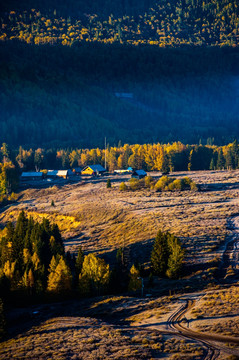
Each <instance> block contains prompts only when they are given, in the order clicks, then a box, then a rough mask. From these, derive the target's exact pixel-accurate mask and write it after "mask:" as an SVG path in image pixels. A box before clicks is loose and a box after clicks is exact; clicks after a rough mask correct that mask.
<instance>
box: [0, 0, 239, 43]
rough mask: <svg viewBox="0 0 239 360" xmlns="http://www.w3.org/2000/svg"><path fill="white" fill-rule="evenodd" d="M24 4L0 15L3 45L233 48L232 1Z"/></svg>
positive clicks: (238, 10) (235, 12)
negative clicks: (7, 42) (9, 42)
mask: <svg viewBox="0 0 239 360" xmlns="http://www.w3.org/2000/svg"><path fill="white" fill-rule="evenodd" d="M25 3H26V4H25V8H24V7H23V6H24V5H23V4H24V2H23V3H21V5H20V7H19V5H17V4H14V3H12V4H11V3H10V4H11V7H10V8H9V5H8V9H9V10H11V11H8V12H6V13H3V15H2V17H1V25H2V31H1V39H2V40H5V39H10V38H17V39H20V40H22V41H26V42H27V43H33V44H37V45H38V44H44V43H50V44H54V43H62V44H63V45H72V44H74V43H75V42H76V43H77V42H82V41H93V42H95V41H100V42H105V43H113V42H121V43H130V44H134V45H138V44H151V45H159V46H163V47H164V46H180V45H185V44H189V45H220V46H222V45H231V46H236V45H237V44H238V36H239V35H238V25H239V7H238V3H237V1H236V0H234V1H228V0H221V1H215V0H205V1H198V0H177V1H172V0H171V1H168V0H161V1H152V0H146V1H145V0H143V1H137V2H136V1H135V0H131V1H130V0H124V1H122V0H121V1H115V2H113V3H112V2H108V1H102V0H101V1H99V2H98V1H93V2H86V3H84V2H83V1H78V2H76V1H70V2H69V4H68V2H67V5H66V4H64V3H63V1H60V2H59V3H58V2H56V1H47V4H46V3H44V1H43V2H39V1H34V5H33V4H31V5H30V4H27V2H25ZM29 5H30V7H29ZM49 8H51V9H49ZM17 9H19V10H17ZM35 9H37V10H35ZM53 9H54V10H53ZM16 10H17V11H16ZM22 10H25V11H22ZM107 14H108V15H107Z"/></svg>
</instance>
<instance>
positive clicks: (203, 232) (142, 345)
mask: <svg viewBox="0 0 239 360" xmlns="http://www.w3.org/2000/svg"><path fill="white" fill-rule="evenodd" d="M151 175H152V176H155V177H157V176H159V174H158V173H157V174H156V173H155V174H151ZM172 176H176V177H184V176H189V177H190V178H192V179H193V180H194V181H195V182H196V183H197V184H198V185H199V186H200V188H201V191H199V192H191V191H184V192H183V191H181V192H179V191H178V192H162V193H160V192H155V191H152V190H147V189H142V190H137V191H125V192H121V191H119V184H120V182H121V181H122V180H124V181H127V180H128V179H129V176H124V177H123V178H121V177H120V178H119V177H117V176H114V177H113V176H112V177H111V180H112V188H109V189H107V188H106V179H107V178H98V179H94V180H91V179H88V180H87V181H82V182H79V183H74V184H71V183H68V184H65V185H64V186H56V185H54V184H52V185H51V186H49V187H48V188H44V189H37V188H35V189H34V188H32V189H27V190H24V191H23V192H22V193H21V194H20V199H19V201H18V202H17V203H15V204H13V205H11V206H8V207H6V208H5V209H3V211H2V212H1V214H0V221H1V225H2V228H3V226H4V224H6V222H7V221H8V220H12V221H15V220H16V217H17V215H18V214H19V212H20V211H21V210H22V209H24V210H25V211H26V212H27V213H28V214H29V215H31V216H33V218H35V219H41V218H42V217H43V216H46V217H47V218H49V219H50V220H54V222H56V223H58V225H59V227H60V229H61V231H62V234H63V238H64V242H65V246H66V250H67V251H70V252H72V253H77V250H78V247H79V246H82V248H83V250H84V252H85V253H89V252H96V253H97V254H99V255H101V256H103V257H104V258H105V259H106V260H107V261H109V262H110V263H111V264H112V263H114V261H115V254H116V250H117V249H118V248H119V247H121V246H125V247H129V249H130V262H131V263H133V262H134V261H135V260H138V261H140V262H141V263H143V264H144V265H145V267H146V268H147V267H148V266H149V259H150V253H151V249H152V243H153V241H154V238H155V235H156V233H157V231H158V230H159V229H161V230H163V231H167V230H168V231H170V232H172V233H174V234H175V235H177V236H179V237H180V239H181V241H182V243H183V246H184V248H185V251H186V257H185V264H184V273H183V277H182V279H179V280H168V279H158V278H156V277H154V286H153V287H150V288H147V286H148V284H147V281H145V286H146V292H145V294H147V292H150V294H151V295H150V296H146V297H144V298H142V297H141V298H137V297H131V296H128V294H127V295H124V296H114V297H101V298H95V299H94V298H92V299H87V300H80V301H72V302H69V303H62V304H60V303H59V304H50V305H39V306H36V305H35V306H32V307H31V308H30V309H29V308H26V309H10V311H9V314H8V316H9V319H10V320H9V340H7V341H4V342H3V343H2V344H1V346H0V359H6V358H9V359H11V358H15V359H86V358H88V359H106V358H107V359H124V358H125V359H151V358H152V359H159V358H165V359H209V358H210V359H217V358H218V359H225V360H226V359H227V360H229V359H236V358H238V357H239V348H238V345H237V344H236V343H234V344H231V343H229V342H228V341H226V340H225V341H224V343H223V344H219V343H217V342H212V341H209V340H207V341H205V340H201V339H198V338H196V337H195V338H193V335H190V339H189V337H187V336H186V335H183V334H180V333H179V332H178V331H177V328H176V327H175V328H173V327H172V326H171V325H172V322H171V323H170V320H169V319H170V318H171V317H172V316H173V315H174V314H177V312H178V311H179V310H180V308H181V307H182V305H183V304H185V301H186V300H187V301H188V299H189V300H190V301H191V302H192V304H193V305H192V307H191V308H188V309H186V310H187V311H186V312H185V315H184V316H185V319H187V322H185V321H184V320H183V319H181V320H183V321H182V324H184V326H185V327H187V328H188V329H191V330H192V331H195V332H200V333H202V334H205V335H207V334H209V335H213V334H219V335H222V336H228V337H230V336H231V337H233V338H234V337H237V338H239V315H238V310H239V308H238V306H239V292H238V283H236V281H237V280H236V277H235V273H236V267H235V261H234V260H235V259H234V260H233V261H234V262H231V260H230V256H231V255H230V254H229V255H228V259H226V258H225V250H226V249H227V244H230V243H231V242H232V241H235V239H236V238H237V237H238V219H239V218H238V214H239V182H238V179H239V171H231V172H227V171H217V172H191V173H187V174H185V173H175V174H172ZM52 200H53V201H54V204H55V206H51V203H52ZM2 234H4V230H3V231H2ZM234 255H235V254H234ZM234 255H233V256H234ZM229 265H230V266H231V267H230V266H229ZM232 279H233V284H231V285H230V286H227V287H224V284H225V283H227V284H230V282H231V280H232ZM215 284H216V285H215ZM198 289H200V291H198ZM192 291H197V292H194V293H192ZM190 292H191V293H190ZM165 294H167V295H170V296H162V295H165ZM148 295H149V294H148ZM34 313H36V314H37V315H36V316H35V315H33V314H34ZM29 314H30V315H29ZM181 320H180V321H181ZM210 354H211V355H210Z"/></svg>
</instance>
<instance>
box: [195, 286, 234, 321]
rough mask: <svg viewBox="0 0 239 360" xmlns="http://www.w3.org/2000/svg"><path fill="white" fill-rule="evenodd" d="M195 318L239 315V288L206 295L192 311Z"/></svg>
mask: <svg viewBox="0 0 239 360" xmlns="http://www.w3.org/2000/svg"><path fill="white" fill-rule="evenodd" d="M191 312H192V315H193V316H194V317H199V316H200V317H210V318H211V317H218V316H222V315H223V316H227V315H230V316H231V315H238V314H239V287H238V286H232V287H230V288H228V289H225V290H217V291H214V292H210V293H208V294H207V295H205V296H204V297H203V298H202V299H201V300H200V301H199V302H198V303H197V306H195V307H194V308H193V309H192V311H191Z"/></svg>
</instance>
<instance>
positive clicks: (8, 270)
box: [0, 211, 183, 298]
mask: <svg viewBox="0 0 239 360" xmlns="http://www.w3.org/2000/svg"><path fill="white" fill-rule="evenodd" d="M146 260H148V259H146ZM182 261H183V250H182V248H181V244H180V242H179V240H178V239H177V238H176V237H174V236H173V235H170V234H169V233H167V234H163V233H161V232H159V233H158V235H157V237H156V240H155V245H154V248H153V251H152V271H153V273H154V274H155V275H159V276H167V277H169V278H178V276H179V275H180V271H181V266H182ZM129 264H130V261H129V259H128V260H127V261H126V260H125V255H124V249H119V250H118V253H117V256H116V261H115V267H114V269H113V270H112V271H110V268H109V265H108V264H106V263H105V261H104V260H103V259H101V258H98V257H97V256H95V255H94V254H92V253H90V254H88V255H85V254H84V253H83V252H82V250H81V248H80V249H79V252H78V256H77V258H75V257H74V256H71V255H70V253H67V254H65V251H64V245H63V241H62V237H61V234H60V231H59V229H58V226H57V225H56V224H54V223H53V224H50V222H49V220H47V219H45V218H44V219H43V221H42V223H38V222H35V221H34V220H33V219H32V218H31V217H30V218H27V217H26V215H25V213H24V212H23V211H22V212H21V213H20V214H19V216H18V219H17V222H16V225H15V226H14V225H13V223H11V222H9V223H8V224H7V226H6V228H5V229H4V230H2V233H1V241H0V291H1V297H3V298H6V297H7V296H8V295H9V292H10V293H12V292H13V293H16V292H17V293H19V296H21V295H22V296H23V297H25V296H26V295H28V296H29V295H32V296H33V295H36V296H41V295H43V294H49V295H55V296H58V295H64V294H65V295H66V294H67V293H70V294H71V295H73V293H71V291H75V292H76V293H77V294H78V295H81V296H90V295H100V294H103V293H105V292H110V293H112V292H116V293H118V292H120V291H123V290H127V289H128V290H130V291H131V290H137V286H136V284H137V283H138V282H137V279H138V277H139V276H141V275H142V274H141V273H140V268H141V271H142V267H140V266H139V265H138V266H137V265H132V264H131V265H132V266H131V268H130V269H129ZM160 269H161V270H160ZM140 285H141V284H140ZM140 285H139V287H140Z"/></svg>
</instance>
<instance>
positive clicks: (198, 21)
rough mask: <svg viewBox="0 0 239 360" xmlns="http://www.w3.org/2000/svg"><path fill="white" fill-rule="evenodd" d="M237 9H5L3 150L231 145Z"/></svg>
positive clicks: (145, 2)
mask: <svg viewBox="0 0 239 360" xmlns="http://www.w3.org/2000/svg"><path fill="white" fill-rule="evenodd" d="M238 11H239V10H238V5H237V2H236V1H226V0H224V1H220V2H219V1H212V0H211V1H210V0H208V1H204V2H199V1H197V0H180V1H160V2H156V1H153V0H142V1H137V2H136V1H135V0H131V1H129V0H124V1H115V2H114V3H112V2H109V1H103V0H101V1H91V2H83V1H81V0H79V1H73V0H72V1H69V2H67V4H66V3H65V2H63V1H57V2H56V1H54V0H51V1H41V2H40V1H37V0H35V1H34V2H33V3H32V2H31V3H30V2H29V1H27V0H26V1H23V2H17V1H15V0H12V1H10V2H7V3H5V4H1V7H0V40H1V41H0V69H1V71H0V89H1V91H0V143H2V142H6V143H8V144H9V145H11V146H12V147H13V146H14V147H15V148H17V147H18V146H20V145H22V146H25V147H26V148H34V149H36V148H37V147H45V148H57V147H59V148H64V147H65V148H66V147H78V148H85V147H97V146H98V147H102V146H103V143H104V137H105V136H106V137H107V140H108V142H109V144H110V145H111V146H113V145H115V144H118V141H120V140H121V141H122V142H123V143H129V144H133V143H140V144H144V143H157V142H162V143H167V142H172V141H181V142H183V143H188V144H189V143H190V144H192V143H195V144H198V143H202V144H206V143H207V139H208V138H214V143H215V144H217V145H223V144H226V143H229V142H231V141H233V140H234V137H235V136H236V134H237V133H238V131H239V123H238V102H239V96H238V91H239V90H238V86H239V81H238V79H239V77H238V76H239V74H238V61H239V52H238V48H237V43H238V35H237V32H238V30H237V28H238V23H239V21H238ZM136 45H137V46H136ZM209 45H210V46H209ZM212 45H213V46H212ZM225 45H226V46H225ZM142 129H143V131H142Z"/></svg>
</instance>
